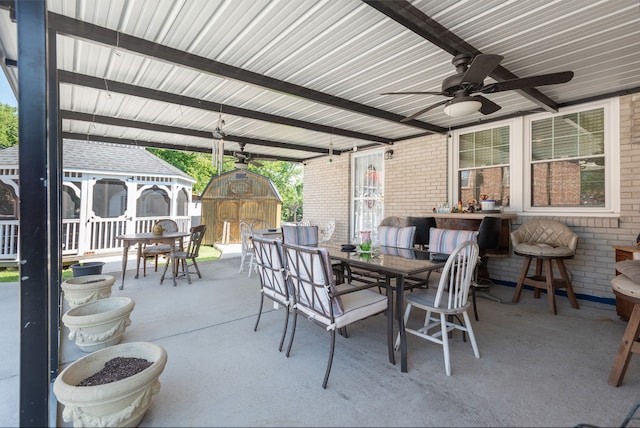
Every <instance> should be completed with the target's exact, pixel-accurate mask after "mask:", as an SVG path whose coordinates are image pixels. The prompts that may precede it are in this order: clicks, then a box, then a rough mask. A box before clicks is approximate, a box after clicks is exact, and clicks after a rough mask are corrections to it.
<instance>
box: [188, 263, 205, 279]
mask: <svg viewBox="0 0 640 428" xmlns="http://www.w3.org/2000/svg"><path fill="white" fill-rule="evenodd" d="M191 261H192V262H193V263H192V264H193V266H194V267H195V268H196V272H198V278H200V279H202V275H201V274H200V268H199V267H198V263H197V262H196V259H195V258H193V259H191ZM184 262H185V263H184V265H185V266H186V265H187V264H188V263H187V261H186V260H185V261H184Z"/></svg>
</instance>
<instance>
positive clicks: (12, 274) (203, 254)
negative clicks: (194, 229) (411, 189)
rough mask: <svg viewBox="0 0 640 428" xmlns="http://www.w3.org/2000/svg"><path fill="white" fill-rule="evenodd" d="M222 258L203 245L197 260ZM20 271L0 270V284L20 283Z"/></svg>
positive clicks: (68, 273) (68, 271)
mask: <svg viewBox="0 0 640 428" xmlns="http://www.w3.org/2000/svg"><path fill="white" fill-rule="evenodd" d="M219 257H220V250H218V249H217V248H216V247H212V246H209V245H203V246H201V247H200V257H198V258H197V259H196V260H197V261H198V262H204V261H207V260H217V259H218V258H219ZM158 265H159V266H164V264H162V263H159V264H158ZM19 274H20V273H19V271H18V268H17V267H9V268H0V282H18V281H19ZM72 277H73V271H72V270H71V268H70V267H69V268H67V269H64V270H63V271H62V279H63V280H65V279H67V278H72Z"/></svg>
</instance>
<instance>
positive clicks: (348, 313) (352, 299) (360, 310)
mask: <svg viewBox="0 0 640 428" xmlns="http://www.w3.org/2000/svg"><path fill="white" fill-rule="evenodd" d="M340 297H341V298H342V306H343V312H342V314H341V315H339V316H335V317H334V320H335V323H336V328H340V327H344V326H345V325H348V324H350V323H352V322H354V321H358V320H361V319H363V318H366V317H369V316H371V315H375V314H377V313H380V312H382V311H384V310H386V309H387V303H388V298H387V296H385V295H382V294H380V293H376V292H375V291H371V290H360V291H355V292H353V293H347V294H343V295H342V296H340Z"/></svg>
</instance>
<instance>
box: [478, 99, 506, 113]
mask: <svg viewBox="0 0 640 428" xmlns="http://www.w3.org/2000/svg"><path fill="white" fill-rule="evenodd" d="M473 98H476V99H477V100H478V101H480V102H481V103H482V107H480V110H478V111H479V112H480V113H482V114H491V113H495V112H497V111H498V110H500V109H501V108H502V107H500V106H499V105H498V104H496V103H494V102H493V101H491V100H490V99H489V98H485V97H483V96H482V95H476V96H474V97H473Z"/></svg>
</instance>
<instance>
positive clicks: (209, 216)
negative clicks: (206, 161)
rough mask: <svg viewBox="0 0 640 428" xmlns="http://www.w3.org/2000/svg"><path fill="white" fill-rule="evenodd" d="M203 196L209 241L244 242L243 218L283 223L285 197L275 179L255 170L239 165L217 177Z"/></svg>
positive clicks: (268, 224)
mask: <svg viewBox="0 0 640 428" xmlns="http://www.w3.org/2000/svg"><path fill="white" fill-rule="evenodd" d="M200 200H201V202H202V223H203V224H206V225H207V232H206V234H205V237H204V240H203V243H205V244H206V245H213V244H215V243H230V244H237V243H240V222H242V221H246V222H247V223H249V224H256V225H259V226H257V227H260V228H266V227H280V217H281V215H282V198H281V197H280V194H279V193H278V190H277V189H276V188H275V186H274V185H273V182H272V181H271V180H269V179H268V178H267V177H264V176H262V175H259V174H256V173H255V172H251V171H249V170H245V169H235V170H233V171H229V172H226V173H224V174H221V175H219V176H215V177H213V178H212V179H211V181H209V184H207V187H206V188H205V189H204V192H202V196H201V197H200Z"/></svg>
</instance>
